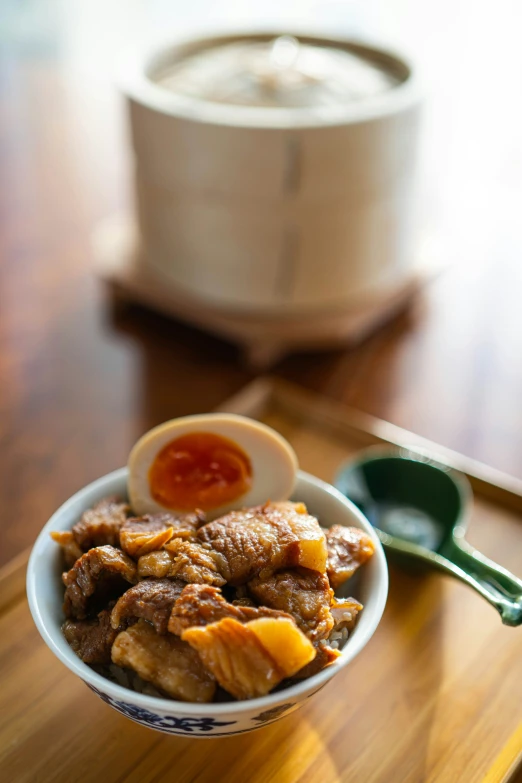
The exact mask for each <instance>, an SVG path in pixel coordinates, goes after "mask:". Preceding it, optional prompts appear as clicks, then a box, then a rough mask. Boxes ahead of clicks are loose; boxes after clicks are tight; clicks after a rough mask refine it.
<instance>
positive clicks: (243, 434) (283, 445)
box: [128, 413, 298, 519]
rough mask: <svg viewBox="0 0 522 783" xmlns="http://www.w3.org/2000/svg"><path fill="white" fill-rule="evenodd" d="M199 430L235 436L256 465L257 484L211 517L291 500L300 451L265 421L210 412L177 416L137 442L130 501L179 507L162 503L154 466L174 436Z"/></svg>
mask: <svg viewBox="0 0 522 783" xmlns="http://www.w3.org/2000/svg"><path fill="white" fill-rule="evenodd" d="M195 432H210V433H213V434H215V435H221V436H222V437H224V438H228V439H229V440H232V441H234V443H236V444H237V445H238V446H239V447H240V448H241V449H242V450H243V451H244V452H245V453H246V454H247V456H248V457H249V459H250V461H251V464H252V486H251V488H250V490H249V491H248V492H246V493H245V494H244V495H241V497H239V498H237V499H236V500H234V501H233V502H231V503H228V504H225V505H222V506H218V507H216V508H214V509H212V510H208V511H207V516H208V517H209V519H212V518H216V517H218V516H220V515H221V514H224V513H225V512H227V511H230V510H231V509H234V508H243V507H245V506H256V505H259V504H261V503H265V502H266V501H267V500H273V501H277V500H287V499H288V498H289V497H290V495H291V494H292V491H293V488H294V483H295V478H296V473H297V469H298V462H297V457H296V455H295V452H294V450H293V449H292V447H291V446H290V444H289V443H288V441H286V440H285V438H283V437H282V436H281V435H279V433H278V432H276V431H275V430H273V429H272V428H271V427H267V426H266V425H265V424H261V423H260V422H258V421H253V420H252V419H249V418H247V417H245V416H237V415H235V414H232V413H206V414H201V415H198V416H185V417H183V418H179V419H172V420H171V421H167V422H165V423H164V424H160V425H159V426H158V427H154V429H152V430H150V431H149V432H147V433H146V434H145V435H143V437H141V438H140V439H139V441H138V442H137V443H136V444H135V446H134V447H133V449H132V451H131V453H130V455H129V461H128V467H129V478H128V491H129V500H130V502H131V505H132V508H133V510H134V513H135V514H138V515H142V514H152V513H156V512H159V511H176V510H179V509H173V508H172V507H169V508H167V507H166V506H163V505H161V504H160V503H158V502H157V501H156V500H155V499H154V498H153V497H152V495H151V493H150V487H149V470H150V467H151V465H152V464H153V462H154V460H155V459H156V456H157V455H158V453H159V452H160V451H161V449H163V447H164V446H166V445H167V444H168V443H170V442H171V441H173V440H175V439H176V438H180V437H181V436H183V435H189V434H191V433H195Z"/></svg>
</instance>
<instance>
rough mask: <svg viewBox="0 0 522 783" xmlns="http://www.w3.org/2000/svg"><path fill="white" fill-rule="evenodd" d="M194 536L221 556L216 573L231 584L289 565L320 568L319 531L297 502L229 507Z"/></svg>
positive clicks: (322, 562) (322, 553)
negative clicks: (242, 508) (235, 508)
mask: <svg viewBox="0 0 522 783" xmlns="http://www.w3.org/2000/svg"><path fill="white" fill-rule="evenodd" d="M198 538H199V539H200V541H202V542H204V543H206V544H209V545H210V546H211V548H212V550H213V551H214V552H216V553H218V554H219V555H220V556H221V558H222V560H221V561H220V571H221V574H222V575H223V576H224V578H225V579H226V581H227V582H229V583H230V584H231V585H241V584H244V583H245V582H247V581H248V580H249V579H252V578H253V577H254V576H257V575H260V576H261V577H262V578H263V577H264V576H268V575H270V574H271V573H273V572H274V571H276V570H278V569H281V568H289V567H292V566H299V565H300V566H303V567H305V568H311V569H313V570H314V571H319V572H321V573H324V572H325V570H326V557H327V552H326V540H325V536H324V532H323V531H322V530H321V528H320V527H319V523H318V522H317V519H315V517H312V516H310V515H309V514H308V513H307V512H306V507H305V506H304V505H303V504H302V503H290V502H288V503H267V504H265V505H264V506H258V507H255V508H249V509H244V510H242V511H231V512H230V513H229V514H226V515H225V516H224V517H221V518H220V519H216V520H215V521H214V522H209V523H208V524H207V525H204V526H203V527H202V528H200V530H199V531H198Z"/></svg>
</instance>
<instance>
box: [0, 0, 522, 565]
mask: <svg viewBox="0 0 522 783" xmlns="http://www.w3.org/2000/svg"><path fill="white" fill-rule="evenodd" d="M312 5H314V4H312ZM316 5H317V7H316ZM316 5H314V7H313V9H312V10H310V9H311V8H312V6H310V9H308V4H307V5H306V8H304V7H303V6H302V4H296V5H295V9H294V10H295V14H296V15H297V16H296V17H295V19H296V21H298V20H300V21H306V19H305V15H306V13H313V14H315V15H316V16H317V20H316V21H317V25H319V23H320V22H321V18H322V17H321V15H322V14H323V13H324V14H325V15H326V14H327V13H330V14H334V15H335V13H338V15H339V18H334V16H331V18H330V23H331V27H333V28H335V29H336V30H337V31H342V30H343V29H345V28H347V32H349V31H350V29H349V28H350V24H354V23H355V24H356V26H357V25H359V27H357V29H358V30H359V31H361V32H364V27H361V25H362V24H363V22H365V21H367V20H368V19H369V20H371V21H372V22H373V23H374V24H376V25H378V29H377V30H376V31H375V32H376V33H378V34H379V35H380V36H382V37H387V36H388V35H394V36H397V35H398V36H399V40H404V43H405V44H407V45H408V47H409V48H410V49H412V50H413V51H414V53H415V54H416V56H417V57H418V59H419V61H420V64H421V66H422V67H423V70H424V72H425V78H426V81H427V88H428V93H429V100H428V102H427V107H426V117H425V129H424V151H423V157H422V171H421V175H422V176H421V179H422V183H423V184H422V199H421V201H420V202H419V210H420V216H419V227H420V229H421V230H422V236H423V237H424V239H423V241H424V242H425V243H427V244H428V245H430V246H432V251H433V253H434V255H435V256H437V258H438V259H441V260H442V261H443V262H446V261H447V262H450V268H449V270H448V271H447V272H446V273H445V274H443V275H442V276H441V277H440V278H438V279H437V280H436V281H435V282H434V283H433V284H432V285H431V286H429V287H428V289H427V290H426V293H425V296H424V298H423V299H422V301H419V303H418V306H417V308H416V309H415V310H414V311H412V312H411V313H410V314H408V315H405V316H404V317H402V318H400V319H399V320H398V321H396V322H395V323H394V324H393V325H392V326H390V327H388V328H387V329H386V330H385V331H383V332H381V333H379V334H378V335H376V336H375V337H373V338H372V339H370V340H368V341H367V342H366V344H364V345H362V346H360V347H359V348H357V349H356V350H353V351H336V352H332V353H327V354H324V355H323V354H313V355H309V356H296V357H294V358H291V359H288V360H286V361H285V362H284V363H282V364H281V365H279V366H278V367H277V368H276V371H277V374H278V375H283V376H285V377H287V378H288V379H290V380H293V381H296V382H298V383H299V384H301V385H304V386H307V387H309V388H312V389H314V390H316V391H320V392H322V393H323V394H326V395H327V396H329V397H330V398H332V399H337V400H340V401H342V402H345V403H348V404H350V405H353V406H355V407H357V408H360V409H361V410H363V411H366V412H369V413H372V414H374V415H377V416H379V417H381V418H383V419H386V420H388V421H391V422H393V423H395V424H398V425H400V426H403V427H406V428H407V429H409V430H412V431H413V432H416V433H418V434H420V435H424V436H425V437H428V438H430V439H431V440H434V441H436V442H438V443H441V444H443V445H445V446H448V447H450V448H453V449H455V450H457V451H459V452H462V453H464V454H467V455H468V456H471V457H474V458H476V459H478V460H480V461H482V462H484V463H486V464H490V465H494V466H495V467H497V468H500V469H502V470H504V471H505V472H506V473H511V474H513V475H515V476H518V477H519V478H522V406H521V405H520V400H521V399H522V362H521V360H520V357H521V356H522V308H520V275H521V270H522V266H521V264H520V256H521V254H522V233H521V232H520V215H519V204H520V203H521V201H522V174H521V168H520V138H521V136H522V129H521V122H522V115H521V114H520V112H518V108H517V107H518V103H517V101H516V100H514V98H513V96H516V95H518V92H519V84H518V74H519V73H520V70H521V68H522V49H521V48H520V46H519V45H518V38H517V35H518V32H517V31H518V29H519V27H518V25H517V24H516V19H517V18H518V16H516V14H517V13H518V12H517V11H516V8H515V5H516V4H513V3H506V4H500V5H499V6H498V7H496V10H495V14H496V16H495V19H496V23H495V24H496V29H497V31H499V32H498V34H497V35H496V36H495V37H494V40H491V36H490V25H491V19H490V14H489V11H488V10H487V4H485V5H481V4H476V3H474V2H472V0H463V2H461V3H459V7H458V12H457V11H455V9H454V6H453V4H452V3H451V2H450V1H449V0H444V2H435V0H426V2H425V3H422V12H421V10H420V4H418V3H415V2H414V1H413V0H406V2H399V1H398V0H391V2H390V0H367V1H365V2H364V3H361V4H360V6H359V7H358V8H356V6H357V3H355V4H350V9H351V10H350V12H349V13H348V12H347V13H344V12H342V9H341V5H342V4H331V3H327V4H324V6H325V8H324V10H321V4H316ZM160 6H161V8H160ZM262 6H263V9H264V13H265V14H266V15H269V14H272V16H274V17H275V18H276V17H277V14H278V8H279V3H277V2H275V0H274V2H272V3H270V2H267V3H264V4H262ZM337 6H338V8H337ZM203 7H204V2H202V0H201V1H200V2H198V3H195V4H186V3H181V2H177V3H176V2H173V3H167V4H154V3H153V4H142V3H139V2H137V0H128V2H125V10H124V11H123V6H122V5H121V3H118V2H116V0H104V1H103V2H99V1H95V0H93V2H89V3H83V2H78V1H77V0H71V2H70V3H67V4H60V3H55V2H53V1H52V0H40V1H39V2H38V3H32V4H29V5H27V4H25V3H7V4H4V6H3V10H2V11H1V14H0V52H1V54H0V497H1V498H2V509H1V511H0V563H3V562H7V561H8V560H9V559H10V558H11V557H13V556H14V555H15V554H16V553H17V552H19V551H20V550H22V549H23V548H25V547H27V546H29V545H30V543H31V542H32V541H33V540H34V538H35V536H36V533H37V532H38V530H39V529H40V527H41V526H42V524H43V523H44V522H45V520H46V519H47V518H48V517H49V515H50V514H51V513H52V512H53V511H54V510H55V508H56V507H57V506H58V505H59V504H60V503H61V502H62V501H63V500H65V499H66V498H67V497H68V496H69V495H70V494H71V493H72V492H74V491H75V490H77V489H78V488H80V487H81V486H83V485H84V484H86V483H87V482H88V481H91V480H92V479H94V478H96V477H97V476H100V475H102V474H103V473H105V472H107V471H108V470H111V469H113V468H117V467H119V466H121V465H122V464H124V463H125V461H126V458H127V454H128V451H129V448H130V447H131V445H132V443H133V442H134V441H135V439H136V438H137V437H138V436H139V435H140V434H141V433H143V432H144V431H145V430H146V429H147V428H149V427H151V426H153V425H155V424H157V423H159V422H161V421H164V420H165V419H168V418H171V417H173V416H179V415H182V414H186V413H192V412H198V411H205V410H210V409H212V408H213V407H214V406H216V405H217V404H219V403H220V402H221V401H222V400H223V399H224V398H225V397H227V396H228V395H229V394H231V393H232V392H234V391H236V390H237V389H239V388H240V387H242V386H243V385H244V383H245V382H246V381H247V380H248V379H249V378H250V374H249V373H248V372H247V371H246V370H245V369H244V368H242V367H241V365H240V364H239V362H238V355H237V353H236V351H235V350H234V349H233V348H232V347H231V346H230V345H228V344H226V343H225V342H221V341H219V340H216V339H213V338H212V337H210V336H207V335H204V334H203V333H201V332H197V331H195V330H192V329H189V328H187V327H184V326H182V325H180V324H177V323H174V322H171V321H168V320H167V319H164V318H162V317H160V316H157V315H154V314H152V313H150V312H146V311H145V310H141V309H139V308H136V309H131V310H127V311H123V312H118V311H117V310H116V311H115V312H114V311H112V310H111V308H110V306H109V303H108V302H107V300H106V297H105V292H104V289H103V287H102V286H101V285H100V284H99V281H98V280H97V279H96V277H95V275H94V273H93V269H92V267H93V262H94V254H93V251H92V248H91V244H90V236H91V232H92V231H93V230H94V228H95V227H96V226H97V225H98V223H99V221H100V220H102V219H104V218H106V217H108V216H110V215H111V214H113V213H114V212H117V211H120V210H125V209H126V208H129V207H130V206H131V201H132V197H131V189H130V175H131V172H132V166H131V156H130V154H129V150H128V145H127V136H126V127H125V115H124V112H123V106H122V103H121V101H120V99H119V98H118V95H117V93H116V90H115V89H114V87H113V86H112V82H113V78H112V74H113V71H114V62H115V59H116V53H117V50H118V47H120V48H121V46H122V45H123V44H127V45H129V46H130V45H132V44H133V43H134V42H135V41H136V40H137V39H138V38H139V36H140V35H144V34H145V33H147V34H152V33H158V34H162V35H165V30H166V29H172V30H173V31H174V30H175V31H176V32H182V31H183V30H184V29H185V28H186V27H187V25H188V24H189V22H190V23H195V22H197V21H198V20H199V21H200V22H201V21H202V20H201V19H198V18H197V17H198V15H200V14H203ZM225 7H228V6H227V3H224V4H223V8H224V10H223V14H225V12H226V8H225ZM254 7H255V8H256V9H258V10H257V11H256V13H258V12H259V13H261V6H260V5H259V4H252V3H250V4H249V3H247V0H245V3H244V9H245V14H246V16H245V21H247V20H248V13H247V12H248V9H250V10H251V9H254ZM334 7H335V8H337V11H335V10H334ZM242 8H243V6H242ZM307 9H308V10H307ZM168 13H171V14H172V15H173V16H174V19H175V23H173V22H172V20H171V21H170V22H169V20H168V19H166V18H165V17H164V16H162V14H164V15H166V14H168ZM252 13H254V11H252ZM288 13H289V14H290V15H289V16H287V17H285V18H286V22H288V21H291V20H292V18H293V17H292V13H294V11H292V12H290V11H289V12H288ZM191 14H192V16H191ZM212 14H213V15H215V14H218V10H217V8H215V7H214V6H213V7H212ZM203 15H204V14H203ZM212 18H214V16H213V17H212ZM314 19H315V17H314ZM449 19H451V24H449V23H448V20H449ZM323 21H324V20H323ZM169 25H170V26H169ZM343 25H344V27H343ZM101 29H103V31H104V32H103V35H102V36H101V35H100V32H99V31H100V30H101ZM371 32H372V31H371V30H369V33H371ZM484 51H487V52H488V56H487V57H484V56H483V55H484ZM442 53H443V57H442ZM480 85H487V86H488V87H487V89H486V90H485V91H484V90H482V89H480ZM485 94H487V101H488V104H487V105H488V110H487V111H486V110H485V108H484V106H485V103H484V101H485V97H484V96H485ZM499 118H502V121H500V119H499ZM498 134H501V138H502V143H501V144H499V143H497V142H496V136H497V135H498Z"/></svg>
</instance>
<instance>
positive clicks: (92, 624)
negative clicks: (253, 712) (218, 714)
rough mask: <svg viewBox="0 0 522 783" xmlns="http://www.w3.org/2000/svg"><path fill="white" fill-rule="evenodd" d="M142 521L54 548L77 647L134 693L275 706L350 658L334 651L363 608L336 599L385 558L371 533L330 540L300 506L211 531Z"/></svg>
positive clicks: (177, 519)
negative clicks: (266, 701) (285, 688)
mask: <svg viewBox="0 0 522 783" xmlns="http://www.w3.org/2000/svg"><path fill="white" fill-rule="evenodd" d="M130 514H131V509H130V508H129V506H128V505H127V504H126V503H123V502H122V501H120V500H118V499H117V498H107V499H105V500H103V501H101V502H100V503H98V504H97V505H96V506H95V507H94V508H93V509H90V510H89V511H86V512H84V514H82V516H81V518H80V520H79V522H77V523H76V524H75V525H74V527H73V528H72V530H70V531H62V532H56V533H53V534H52V537H53V539H54V540H55V541H56V542H57V543H58V544H59V545H60V546H61V548H62V551H63V555H64V561H65V563H66V566H67V568H68V569H69V570H68V571H66V572H65V573H64V574H63V575H62V580H63V583H64V585H65V595H64V614H65V616H66V618H67V619H66V620H65V622H64V624H63V634H64V636H65V639H66V640H67V642H68V643H69V644H70V646H71V648H72V649H73V650H74V652H75V653H76V654H77V655H78V656H79V657H80V658H81V659H82V660H83V661H84V662H85V663H87V664H89V665H93V666H96V667H99V666H101V667H102V671H103V673H104V674H106V675H107V676H109V677H113V676H115V670H114V668H113V666H112V665H111V664H115V665H116V666H121V667H124V668H125V669H127V670H131V671H132V672H134V673H135V674H131V673H130V672H127V675H126V676H127V678H128V679H127V681H128V683H129V687H135V688H140V689H141V688H142V687H144V683H141V684H140V683H139V678H141V679H142V680H144V681H145V682H148V683H151V684H152V685H153V686H154V687H155V688H156V689H158V690H159V691H160V693H162V694H166V695H167V696H170V697H171V698H174V699H181V700H184V701H193V702H208V701H211V700H212V699H213V698H214V697H215V694H216V687H217V684H219V685H220V686H221V688H223V689H224V690H226V691H227V692H228V693H229V694H230V695H231V696H233V697H235V698H237V699H248V698H254V697H256V696H263V695H265V694H267V693H269V692H270V691H271V690H272V689H273V688H274V687H276V686H277V685H279V684H280V683H283V685H285V684H291V683H292V682H294V681H298V680H301V679H303V678H305V677H309V676H312V675H313V674H315V673H316V672H318V671H320V670H321V669H322V668H324V666H327V665H329V664H330V663H332V662H333V661H334V660H335V658H336V657H337V656H338V655H339V652H338V650H336V649H332V648H335V647H338V646H342V644H343V643H344V641H345V640H346V638H347V637H348V634H349V632H350V631H351V630H352V629H353V627H354V625H355V623H356V620H357V616H358V614H359V613H360V611H361V610H362V606H361V604H359V603H358V602H357V601H356V600H355V599H353V598H346V599H343V598H337V597H335V596H334V592H333V589H332V587H334V586H335V587H336V586H338V585H340V584H342V583H344V582H345V581H346V579H348V578H349V577H350V576H351V575H352V574H353V573H354V571H355V570H356V569H357V568H358V567H359V566H360V565H361V564H362V563H364V562H365V561H366V560H367V559H368V558H369V557H371V555H372V553H373V544H372V541H371V539H370V538H369V537H368V536H366V534H365V533H363V531H361V530H358V529H356V528H344V527H340V526H334V527H332V528H330V529H329V530H326V531H325V530H323V529H322V528H321V527H320V526H319V522H318V521H317V519H316V518H315V517H313V516H311V515H310V514H308V512H307V509H306V506H305V505H304V504H303V503H291V502H281V503H266V504H265V505H263V506H256V507H254V508H248V509H243V510H238V511H232V512H230V513H228V514H226V515H225V516H223V517H221V518H219V519H216V520H214V521H212V522H209V523H207V524H204V515H203V514H202V512H198V511H194V512H193V513H187V514H174V513H170V512H165V513H160V514H153V515H146V516H143V517H139V518H137V517H132V516H130ZM101 542H103V543H101ZM112 542H114V543H112ZM84 547H87V551H84ZM120 675H121V676H122V677H123V678H124V679H125V677H124V675H123V673H121V672H120V673H119V675H118V677H117V679H118V680H119V676H120ZM136 675H138V677H136ZM217 693H218V698H219V691H218V692H217Z"/></svg>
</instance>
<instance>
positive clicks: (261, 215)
mask: <svg viewBox="0 0 522 783" xmlns="http://www.w3.org/2000/svg"><path fill="white" fill-rule="evenodd" d="M273 39H274V35H273V34H257V33H256V34H252V35H243V34H241V35H239V34H238V35H230V36H220V37H215V38H203V39H197V40H196V39H194V40H191V41H189V42H182V43H177V44H176V45H174V46H170V47H166V48H160V49H159V50H156V51H154V52H153V53H152V54H151V55H148V56H146V57H144V58H143V59H142V60H141V61H140V62H137V63H135V65H134V67H133V69H132V70H131V71H129V73H128V74H127V78H126V85H125V93H126V96H127V100H128V106H129V115H130V127H131V136H132V143H133V148H134V154H135V163H136V166H135V188H136V204H137V220H138V227H139V234H140V242H141V256H142V259H143V263H144V264H146V265H147V266H150V268H151V270H152V269H153V270H154V272H155V273H157V274H159V275H160V276H161V277H162V278H163V280H164V284H165V286H169V285H170V286H172V287H173V288H175V289H176V291H178V292H180V291H181V292H186V294H187V295H188V296H190V297H192V298H196V299H197V300H200V301H201V302H202V304H205V303H208V304H209V305H212V306H213V307H216V306H217V307H221V308H223V309H224V310H229V311H237V312H242V311H244V312H252V313H256V314H260V315H261V314H267V315H271V314H272V315H281V314H283V313H284V314H285V315H287V316H290V315H291V314H292V313H295V314H300V315H301V316H302V314H303V313H306V312H310V313H314V312H319V313H320V312H321V311H322V312H325V311H331V310H332V309H343V308H349V307H351V306H353V305H354V303H356V302H358V301H360V299H361V297H365V296H368V295H370V296H372V295H382V294H384V293H385V292H386V291H389V290H392V289H394V288H397V287H398V286H400V285H401V283H403V281H404V280H405V279H407V278H408V276H409V275H410V274H411V271H412V268H413V263H414V257H413V247H412V239H413V232H412V216H413V210H412V203H413V197H414V181H415V163H416V147H417V138H418V125H419V113H420V94H419V89H418V84H417V77H416V74H415V72H414V68H413V66H412V65H411V63H409V62H407V61H406V59H405V58H403V57H399V56H398V55H394V54H391V53H390V52H387V51H384V50H382V49H377V48H375V47H371V46H368V45H366V44H361V43H355V42H353V41H345V40H333V39H324V38H317V37H309V36H301V37H300V39H299V41H300V46H304V47H311V48H313V49H314V50H318V51H319V50H321V49H324V51H325V52H326V53H327V57H329V56H330V54H329V53H330V52H333V53H334V56H335V57H337V53H338V52H341V53H342V52H346V53H348V56H350V57H351V58H357V59H360V60H361V62H362V63H363V64H369V67H371V68H372V69H375V70H379V69H380V70H382V72H383V73H384V74H391V76H390V79H391V78H392V77H393V84H392V86H390V87H389V88H388V89H384V90H382V91H380V92H377V93H376V94H372V95H367V96H364V97H362V98H361V97H360V96H359V97H358V99H357V100H350V99H349V98H345V97H343V95H341V96H340V98H339V100H337V101H335V100H333V101H332V100H329V101H327V102H326V105H325V103H323V104H321V102H320V101H318V103H317V105H314V103H313V100H314V95H315V94H316V93H314V94H313V95H312V98H311V100H308V98H309V96H308V97H307V100H308V103H307V104H306V105H297V106H295V105H281V106H279V105H277V106H274V105H268V106H264V105H248V99H247V101H246V103H245V102H244V103H243V104H238V103H237V102H236V103H234V102H228V101H227V100H226V99H225V100H219V101H218V100H210V99H208V96H206V95H198V94H191V93H190V91H183V90H176V89H167V88H166V87H165V85H164V84H162V83H161V78H160V77H161V74H162V73H165V72H167V73H168V68H169V67H170V65H171V64H174V65H176V64H179V63H183V62H184V61H186V60H190V58H191V57H193V56H194V55H199V54H200V53H202V52H203V53H204V52H206V51H210V50H212V51H214V50H215V49H219V48H220V47H227V46H236V45H241V46H243V45H244V46H247V47H248V46H250V45H252V46H257V47H262V46H265V47H267V48H268V47H270V46H271V45H272V44H271V43H270V42H271V41H272V40H273ZM341 63H342V61H341ZM365 67H366V66H365ZM223 81H224V82H225V81H226V80H225V77H223ZM334 86H335V88H336V89H337V87H338V84H337V82H336V84H335V85H334ZM278 89H279V87H278ZM314 89H316V83H315V82H314ZM204 92H205V90H204V89H203V93H204ZM312 92H313V91H312ZM319 94H320V90H319ZM329 97H330V96H329ZM282 103H283V104H284V103H285V101H284V100H283V101H282Z"/></svg>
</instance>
